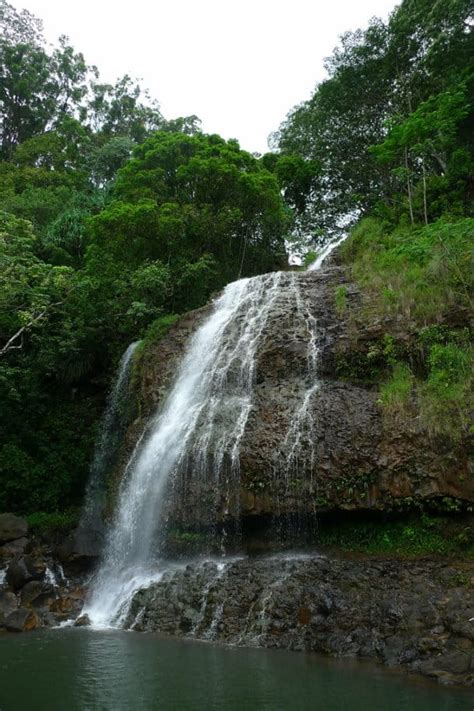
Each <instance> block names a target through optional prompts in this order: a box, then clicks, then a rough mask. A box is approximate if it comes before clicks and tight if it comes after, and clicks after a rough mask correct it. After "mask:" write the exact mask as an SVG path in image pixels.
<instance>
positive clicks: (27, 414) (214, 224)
mask: <svg viewBox="0 0 474 711" xmlns="http://www.w3.org/2000/svg"><path fill="white" fill-rule="evenodd" d="M0 24H1V37H0V66H1V71H0V159H1V162H0V402H1V403H2V406H1V414H0V418H1V439H0V477H1V481H2V486H1V488H0V510H13V511H17V512H19V513H24V514H32V513H34V512H39V511H42V512H61V513H63V512H65V511H67V510H69V509H73V508H74V507H75V506H77V505H78V504H79V503H80V501H81V496H82V493H83V490H84V485H85V481H86V479H87V474H88V466H89V462H90V459H91V452H92V447H93V442H94V437H95V433H96V428H97V422H98V418H99V417H100V413H101V410H102V408H103V405H104V399H105V394H106V392H107V388H108V386H109V384H110V378H111V376H112V373H113V370H114V367H115V366H116V364H117V362H118V359H119V357H120V354H121V352H122V351H123V350H124V349H125V348H126V346H127V345H128V344H129V343H130V342H131V341H132V340H137V339H139V338H143V337H144V336H146V335H147V333H148V334H150V333H158V332H162V330H163V329H162V327H161V325H162V324H166V323H171V322H172V320H173V319H172V318H170V317H171V316H172V315H174V314H179V313H182V312H184V311H186V310H189V309H193V308H196V307H199V306H201V305H203V304H204V303H205V302H206V301H207V300H208V299H209V297H210V296H211V295H212V294H213V293H214V292H216V291H217V290H219V289H220V288H222V286H223V285H224V284H226V283H227V282H229V281H232V280H234V279H237V278H239V277H240V276H249V275H252V274H258V273H262V272H265V271H270V270H272V269H276V268H285V265H286V261H287V259H286V255H285V245H287V244H288V243H292V242H293V243H294V245H295V246H294V247H293V249H294V250H298V249H299V250H303V251H304V250H306V251H307V252H310V253H311V251H313V250H317V249H318V246H319V245H320V244H321V241H322V240H324V239H327V237H328V235H329V236H332V235H336V234H337V233H339V232H340V231H341V230H347V229H349V228H351V229H353V233H352V236H351V237H350V239H349V240H348V241H347V243H346V244H345V246H344V249H343V260H344V261H345V263H346V264H347V265H348V268H349V269H351V270H352V271H353V274H354V277H355V278H356V279H357V281H358V282H359V284H361V286H362V287H363V289H364V290H365V291H366V292H367V293H368V294H370V297H371V298H370V303H371V305H372V308H373V309H374V310H376V311H377V313H379V314H380V315H381V316H383V315H385V314H395V315H397V316H398V317H399V318H401V319H405V320H406V321H407V323H409V324H411V329H412V331H414V332H417V333H418V334H419V335H418V346H419V348H418V350H419V352H420V354H421V355H420V357H419V358H418V359H417V360H416V362H415V361H414V360H413V358H412V357H411V355H410V354H407V353H406V352H405V351H404V350H403V349H402V348H400V347H399V346H398V344H397V342H396V340H394V339H393V338H392V339H391V340H390V334H387V337H388V340H387V341H386V342H385V344H384V345H383V347H384V348H386V353H385V355H386V360H387V363H388V366H389V373H388V374H387V373H385V375H384V378H385V381H384V383H383V384H382V386H381V402H382V403H383V404H384V406H385V407H386V408H387V410H389V411H397V410H398V409H400V408H403V407H405V406H406V404H407V401H408V400H409V399H410V398H412V397H413V393H414V392H416V397H417V398H418V400H419V402H420V403H421V405H422V411H423V417H424V418H425V422H426V425H427V427H428V428H429V430H430V431H432V432H433V434H440V435H442V436H445V437H452V438H454V439H459V438H460V437H466V436H469V435H470V434H472V430H470V427H471V424H470V423H471V422H472V420H471V417H470V416H471V415H472V406H473V403H472V397H473V396H472V366H473V345H472V339H471V334H470V331H469V328H468V327H469V325H470V320H471V319H472V298H473V297H472V279H473V274H474V255H473V243H474V214H473V197H474V170H473V168H474V43H473V27H474V18H473V16H472V7H471V2H470V0H435V1H434V2H433V0H404V1H403V2H402V3H401V5H400V6H399V7H398V8H396V9H395V11H394V12H393V13H392V15H391V17H390V19H389V21H388V22H387V23H384V22H382V21H381V20H376V19H374V20H373V21H372V22H371V24H370V26H369V27H368V28H367V29H365V30H358V31H356V32H353V33H347V34H345V35H344V36H343V37H342V38H341V42H340V44H339V46H338V47H337V48H336V49H335V51H334V53H333V55H332V56H331V57H330V58H329V59H328V60H327V67H326V68H327V72H328V77H327V79H326V80H325V81H323V82H322V83H321V84H319V85H318V86H317V87H316V89H315V91H314V93H313V95H312V96H311V97H310V98H309V100H307V101H305V102H303V103H302V104H301V105H299V106H297V107H296V108H295V109H293V110H292V111H291V112H290V113H289V114H288V117H287V119H286V120H285V122H284V123H283V124H282V126H281V127H280V129H279V130H278V131H277V132H276V133H275V134H273V135H272V139H271V140H272V149H273V152H271V153H268V154H266V155H264V156H261V157H260V156H257V155H251V154H249V153H247V152H245V151H243V150H241V149H240V147H239V145H238V143H237V141H235V140H230V141H225V140H223V139H222V138H220V137H219V136H216V135H206V134H204V133H202V131H201V130H200V122H199V119H198V118H197V117H196V116H188V117H180V118H177V119H174V120H171V121H170V120H165V118H164V117H163V116H162V114H161V112H160V109H159V105H158V104H157V103H156V101H154V100H153V99H152V98H151V97H150V96H149V95H148V94H147V92H146V91H144V90H143V89H142V88H141V87H140V85H139V83H137V82H136V81H134V80H133V79H132V78H130V77H129V76H124V77H122V78H120V79H118V80H117V82H116V83H115V84H114V85H109V84H105V83H103V82H101V80H100V76H99V72H98V70H97V69H96V68H95V67H92V66H89V65H87V63H86V60H85V59H84V57H83V55H82V54H81V53H80V52H77V51H76V50H75V49H74V48H73V47H71V46H70V45H69V43H68V39H67V38H65V37H62V38H60V40H59V42H58V44H57V46H55V47H52V48H51V47H50V46H48V45H47V44H46V42H45V40H44V38H43V36H42V27H41V22H40V21H39V20H37V19H36V18H35V17H33V16H31V15H30V14H29V13H27V12H25V11H23V12H17V11H16V10H15V9H14V8H13V7H12V6H11V5H9V4H8V3H6V2H5V0H0ZM336 301H337V303H338V308H340V309H342V310H343V309H344V294H343V293H342V292H341V293H340V294H337V295H336ZM160 324H161V325H160Z"/></svg>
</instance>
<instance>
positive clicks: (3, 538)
mask: <svg viewBox="0 0 474 711" xmlns="http://www.w3.org/2000/svg"><path fill="white" fill-rule="evenodd" d="M27 533H28V524H27V522H26V521H25V519H24V518H20V517H19V516H15V514H12V513H2V514H0V543H7V542H8V541H14V540H15V539H17V538H24V537H25V536H26V535H27Z"/></svg>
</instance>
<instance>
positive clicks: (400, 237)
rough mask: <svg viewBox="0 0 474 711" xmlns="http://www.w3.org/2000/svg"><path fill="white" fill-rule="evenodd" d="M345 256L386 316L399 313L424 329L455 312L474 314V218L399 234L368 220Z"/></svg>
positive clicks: (347, 245) (353, 237)
mask: <svg viewBox="0 0 474 711" xmlns="http://www.w3.org/2000/svg"><path fill="white" fill-rule="evenodd" d="M341 252H342V256H343V259H344V261H345V262H346V263H349V264H351V268H352V273H353V276H354V277H355V278H356V280H357V281H358V282H359V284H360V285H361V286H363V287H364V288H365V289H367V290H368V291H369V292H370V295H371V299H370V302H371V304H372V305H373V307H374V309H375V310H376V311H377V312H378V313H380V314H386V313H391V314H397V315H400V316H402V317H404V318H407V319H410V320H412V321H414V322H415V323H417V324H419V325H420V326H423V325H428V324H431V323H439V322H441V321H442V320H443V318H444V317H446V316H447V315H449V313H450V312H451V311H452V310H453V309H455V310H457V311H459V310H469V311H471V313H472V309H473V308H474V301H473V291H474V219H473V218H465V219H462V220H459V221H457V222H446V221H444V220H438V221H437V222H435V223H433V224H431V225H426V226H423V227H406V226H399V227H397V228H395V229H393V228H389V227H387V226H386V225H385V224H384V223H383V222H381V221H379V220H376V219H374V218H367V219H365V220H362V221H361V222H360V223H359V224H358V225H357V227H356V228H355V229H354V230H353V232H352V234H351V237H350V239H349V240H347V242H346V243H345V244H344V245H343V247H342V250H341Z"/></svg>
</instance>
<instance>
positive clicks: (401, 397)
mask: <svg viewBox="0 0 474 711" xmlns="http://www.w3.org/2000/svg"><path fill="white" fill-rule="evenodd" d="M412 389H413V373H412V372H411V370H410V368H409V367H408V366H407V365H406V364H405V363H397V364H396V365H395V366H394V368H393V372H392V375H391V377H390V379H389V380H388V381H387V382H386V383H384V384H383V385H382V387H381V389H380V401H381V403H382V405H383V406H384V407H385V408H387V410H389V411H390V412H392V413H395V412H399V411H403V410H405V409H406V407H407V406H408V404H409V402H410V396H411V393H412Z"/></svg>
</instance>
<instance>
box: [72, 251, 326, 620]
mask: <svg viewBox="0 0 474 711" xmlns="http://www.w3.org/2000/svg"><path fill="white" fill-rule="evenodd" d="M338 243H339V242H338ZM335 246H336V244H334V245H330V247H327V248H326V249H325V250H324V252H323V253H322V255H321V256H320V257H319V258H318V260H317V261H316V262H315V263H314V264H313V265H312V269H313V270H314V269H317V268H319V267H320V266H321V264H322V262H323V260H324V259H325V258H326V257H327V256H328V254H329V253H330V252H331V251H332V249H333V248H334V247H335ZM288 276H289V275H288V274H286V275H285V273H283V272H278V273H272V274H266V275H262V276H258V277H254V278H250V279H241V280H239V281H236V282H233V283H231V284H229V285H228V286H227V287H226V288H225V290H224V292H223V294H222V295H221V296H220V297H219V298H218V299H217V300H216V302H215V303H214V308H213V310H212V312H211V314H210V316H209V317H208V318H207V319H206V320H205V321H204V322H203V323H202V324H201V326H200V327H199V328H198V330H197V331H196V333H195V334H194V336H193V337H192V338H191V340H190V343H189V345H188V348H187V351H186V353H185V355H184V357H183V360H182V362H181V365H180V367H179V369H178V372H177V375H176V378H175V381H174V384H173V385H172V387H171V389H170V392H169V395H168V397H167V398H166V400H165V402H164V403H163V405H162V406H161V408H160V409H159V411H158V412H157V414H156V416H155V418H154V421H153V422H152V423H151V425H150V426H149V428H148V429H147V432H146V434H145V435H144V437H143V438H142V440H141V442H140V443H139V445H138V446H137V447H136V450H135V452H134V454H133V455H132V457H131V460H130V462H129V464H128V466H127V468H126V471H125V473H124V476H123V480H122V485H121V490H120V496H119V503H118V507H117V511H116V514H115V518H114V521H113V524H112V525H111V526H110V528H109V531H108V535H107V540H106V546H105V552H104V556H103V560H102V565H101V567H100V569H99V571H98V574H97V575H96V577H95V580H94V581H93V585H92V589H91V593H90V597H89V599H88V601H87V603H86V605H85V608H84V611H83V612H84V613H87V614H88V616H89V618H90V620H91V621H92V623H93V624H94V625H96V626H102V625H106V626H109V625H119V624H120V621H121V620H122V619H123V617H124V610H125V608H126V606H127V603H128V601H129V600H130V598H131V596H132V593H133V592H134V591H135V590H137V589H138V588H139V587H141V586H143V585H146V584H149V583H150V582H151V581H153V580H156V579H158V578H159V577H160V575H161V570H162V559H163V557H164V546H165V542H166V538H167V535H168V520H169V510H170V506H171V505H172V502H173V497H177V496H179V497H180V499H179V500H180V502H184V503H186V499H187V498H188V499H189V501H188V504H189V506H190V507H192V508H193V510H194V513H195V515H196V516H197V518H198V519H199V520H205V521H209V522H210V523H211V524H212V523H213V522H216V521H217V520H221V521H222V520H225V519H226V518H229V519H232V520H238V518H239V506H240V475H239V450H240V443H241V440H242V437H243V435H244V431H245V427H246V425H247V421H248V418H249V414H250V412H251V410H252V405H253V394H254V381H255V375H256V368H257V355H258V349H259V344H260V341H261V338H262V334H263V333H264V330H265V327H266V325H267V321H268V319H269V317H270V316H271V314H272V311H273V309H274V308H275V305H276V304H277V303H278V301H279V298H280V297H281V292H282V280H283V279H284V277H286V278H288ZM292 276H293V277H294V275H292ZM285 293H286V298H287V299H288V298H290V299H291V300H294V302H295V306H296V315H295V318H296V320H297V321H298V322H300V323H301V327H302V328H303V329H305V330H306V332H307V334H308V335H307V343H308V390H307V392H306V393H305V395H304V397H303V400H302V402H301V404H300V406H299V407H298V412H297V413H296V415H295V418H294V421H293V424H292V425H291V427H290V430H289V432H288V435H287V440H285V448H286V450H287V452H288V462H287V464H288V465H290V464H291V461H292V458H294V457H295V456H296V452H297V450H298V449H299V447H300V446H301V442H300V440H301V432H304V431H305V430H308V428H311V427H312V425H313V423H312V420H311V417H310V414H309V407H308V406H309V402H310V400H311V398H312V397H313V396H314V395H315V393H316V391H317V384H315V373H316V366H317V355H318V348H317V337H318V333H317V323H316V321H315V319H314V318H313V316H312V315H311V313H310V312H309V311H308V309H307V307H306V305H305V304H304V303H303V299H302V297H301V294H300V292H299V285H298V282H297V280H296V279H295V278H293V279H290V283H289V288H288V285H287V290H286V292H285ZM288 294H289V296H288ZM203 482H205V484H206V486H205V487H203V486H202V484H203ZM91 486H92V485H91Z"/></svg>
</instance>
